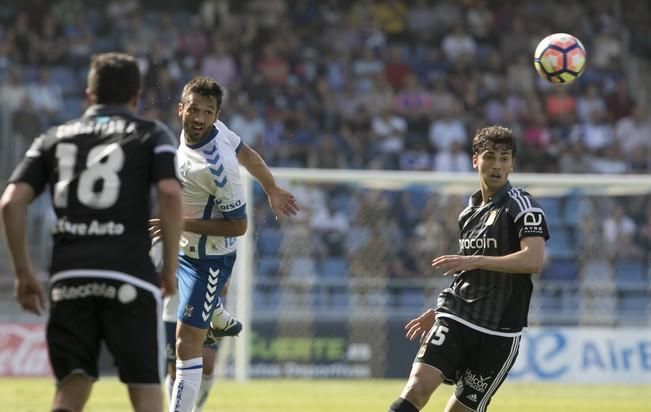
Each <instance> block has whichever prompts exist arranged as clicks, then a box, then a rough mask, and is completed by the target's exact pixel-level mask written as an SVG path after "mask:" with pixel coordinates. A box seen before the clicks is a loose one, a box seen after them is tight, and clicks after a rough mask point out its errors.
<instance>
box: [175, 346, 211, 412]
mask: <svg viewBox="0 0 651 412" xmlns="http://www.w3.org/2000/svg"><path fill="white" fill-rule="evenodd" d="M202 371H203V358H200V357H199V358H193V359H188V360H185V361H183V360H179V359H177V360H176V380H175V381H174V390H173V391H172V402H170V408H169V412H191V411H192V408H194V404H195V402H196V401H197V394H198V392H199V385H201V374H202Z"/></svg>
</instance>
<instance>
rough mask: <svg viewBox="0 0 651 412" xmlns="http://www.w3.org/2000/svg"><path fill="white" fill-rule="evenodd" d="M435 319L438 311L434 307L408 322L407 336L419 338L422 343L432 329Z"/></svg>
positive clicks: (408, 337)
mask: <svg viewBox="0 0 651 412" xmlns="http://www.w3.org/2000/svg"><path fill="white" fill-rule="evenodd" d="M435 321H436V312H434V309H427V310H426V311H425V312H423V314H422V315H420V316H419V317H417V318H415V319H412V320H410V321H409V322H407V324H406V325H405V330H406V331H407V332H406V333H405V336H406V337H407V339H409V340H412V341H413V340H414V339H416V338H419V339H420V342H421V343H422V342H423V341H424V340H425V337H426V336H427V332H429V330H430V329H432V326H433V325H434V322H435Z"/></svg>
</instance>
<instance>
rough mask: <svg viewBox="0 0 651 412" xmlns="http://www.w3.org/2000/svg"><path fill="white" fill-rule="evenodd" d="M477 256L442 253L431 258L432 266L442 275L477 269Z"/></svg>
mask: <svg viewBox="0 0 651 412" xmlns="http://www.w3.org/2000/svg"><path fill="white" fill-rule="evenodd" d="M477 258H478V256H461V255H444V256H439V257H437V258H436V259H434V260H432V267H433V268H434V269H438V270H440V271H442V272H444V273H443V276H447V275H453V274H455V273H459V272H465V271H468V270H473V269H477Z"/></svg>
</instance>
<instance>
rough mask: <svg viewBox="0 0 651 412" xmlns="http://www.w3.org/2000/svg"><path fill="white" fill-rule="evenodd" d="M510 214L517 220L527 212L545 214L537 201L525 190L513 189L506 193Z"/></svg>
mask: <svg viewBox="0 0 651 412" xmlns="http://www.w3.org/2000/svg"><path fill="white" fill-rule="evenodd" d="M506 195H507V207H508V209H509V213H510V214H511V215H512V216H513V217H514V219H515V220H518V218H519V217H520V216H522V215H524V214H525V213H527V212H539V213H544V211H543V210H542V208H541V207H540V204H539V203H538V202H537V201H536V199H535V198H534V197H533V195H531V193H529V192H527V191H526V190H525V189H523V188H519V187H511V188H509V190H508V191H507V193H506Z"/></svg>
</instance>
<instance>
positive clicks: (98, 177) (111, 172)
mask: <svg viewBox="0 0 651 412" xmlns="http://www.w3.org/2000/svg"><path fill="white" fill-rule="evenodd" d="M77 151H78V149H77V146H76V145H74V144H72V143H60V144H58V145H57V147H56V153H55V155H56V158H57V162H58V166H59V181H58V182H57V183H56V184H55V185H54V196H53V198H54V200H53V203H54V206H55V207H57V208H65V207H67V206H68V200H69V196H70V194H69V193H68V192H69V188H70V183H71V182H72V181H73V180H74V178H75V175H74V172H75V165H76V163H77ZM123 165H124V151H123V150H122V147H121V146H120V145H119V144H117V143H111V144H108V145H98V146H95V147H93V148H92V149H91V150H90V151H89V152H88V156H86V168H85V169H84V170H82V171H81V173H80V174H79V182H78V184H77V199H79V202H80V203H81V204H83V205H85V206H88V207H90V208H93V209H108V208H109V207H111V206H113V205H114V204H115V202H117V200H118V196H119V195H120V177H119V176H118V172H119V171H120V170H121V169H122V166H123ZM100 182H101V186H98V185H99V183H100ZM97 187H100V189H97Z"/></svg>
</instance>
